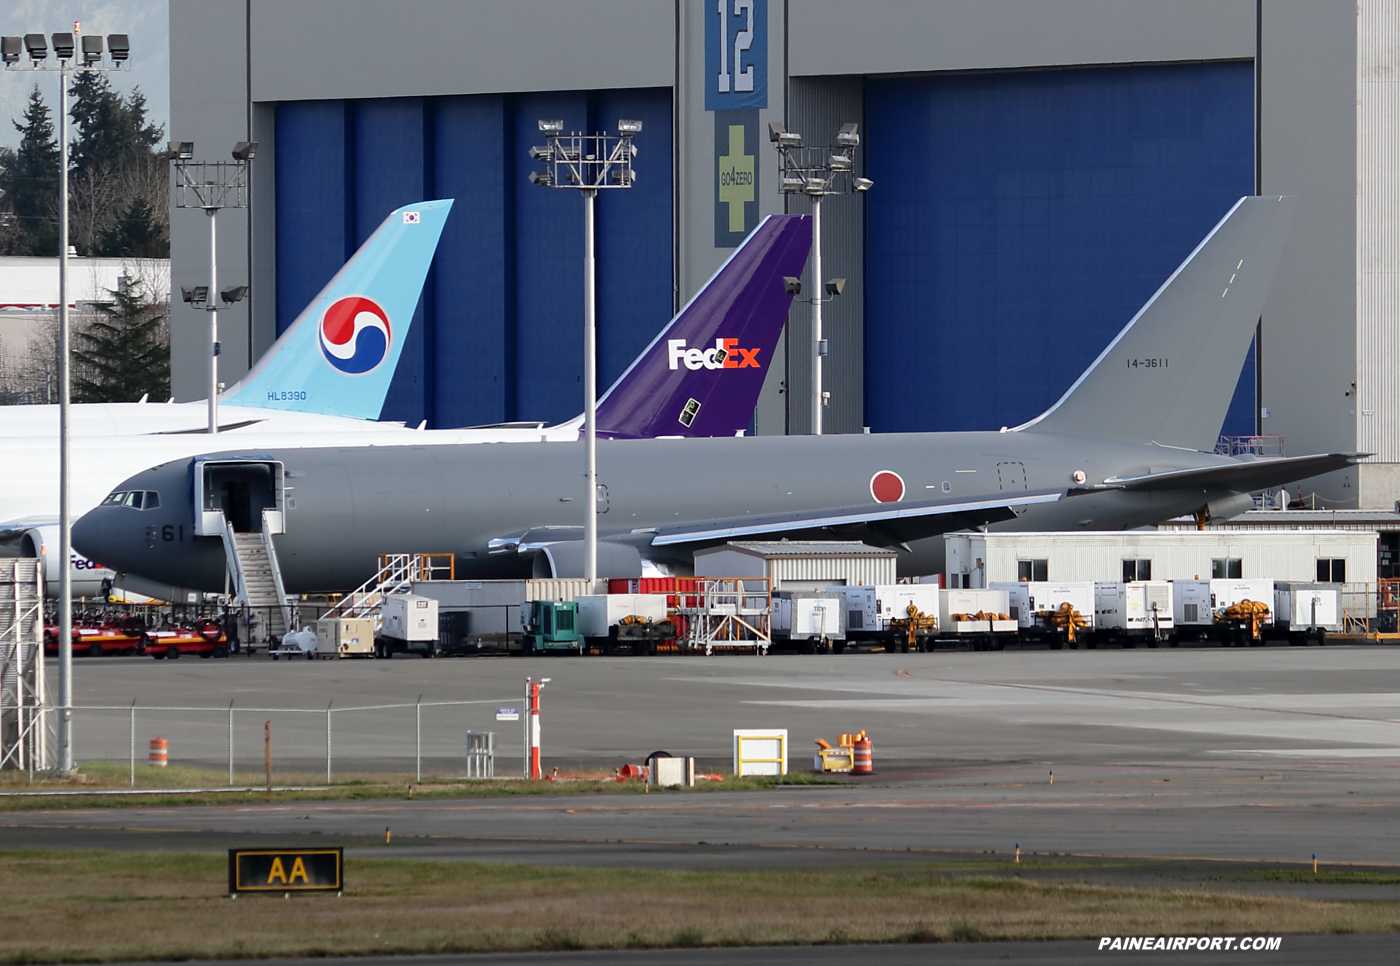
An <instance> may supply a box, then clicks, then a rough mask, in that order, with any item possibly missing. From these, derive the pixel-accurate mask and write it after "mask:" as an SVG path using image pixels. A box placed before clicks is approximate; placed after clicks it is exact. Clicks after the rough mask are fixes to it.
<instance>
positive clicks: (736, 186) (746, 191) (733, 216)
mask: <svg viewBox="0 0 1400 966" xmlns="http://www.w3.org/2000/svg"><path fill="white" fill-rule="evenodd" d="M718 160H719V201H720V204H722V205H728V206H729V230H730V231H731V232H735V231H743V230H744V203H745V202H746V201H753V200H754V191H753V184H754V169H753V161H754V159H753V155H752V154H745V153H744V126H743V125H742V124H731V125H729V153H728V154H721V155H720V156H719V159H718Z"/></svg>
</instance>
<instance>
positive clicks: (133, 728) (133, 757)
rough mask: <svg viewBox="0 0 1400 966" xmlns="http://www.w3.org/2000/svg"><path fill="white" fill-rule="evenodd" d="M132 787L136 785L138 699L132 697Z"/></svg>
mask: <svg viewBox="0 0 1400 966" xmlns="http://www.w3.org/2000/svg"><path fill="white" fill-rule="evenodd" d="M131 787H132V788H135V787H136V699H135V698H132V699H131Z"/></svg>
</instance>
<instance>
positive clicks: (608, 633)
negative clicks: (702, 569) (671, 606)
mask: <svg viewBox="0 0 1400 966" xmlns="http://www.w3.org/2000/svg"><path fill="white" fill-rule="evenodd" d="M575 602H576V603H577V604H578V631H579V633H580V634H582V635H583V639H584V642H585V643H586V644H587V646H588V648H589V649H590V650H593V649H596V650H598V651H599V653H602V654H616V653H629V654H655V653H656V647H657V645H658V644H660V643H661V642H662V641H668V640H671V639H673V638H674V637H675V636H676V632H675V625H674V623H673V622H672V621H671V620H670V619H669V618H668V617H667V608H666V595H665V594H588V595H584V596H581V597H579V598H577V600H576V601H575Z"/></svg>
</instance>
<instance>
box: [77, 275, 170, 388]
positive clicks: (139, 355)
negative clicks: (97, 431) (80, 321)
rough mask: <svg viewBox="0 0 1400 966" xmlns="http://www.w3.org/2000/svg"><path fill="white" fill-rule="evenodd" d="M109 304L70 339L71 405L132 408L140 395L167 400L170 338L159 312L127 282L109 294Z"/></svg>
mask: <svg viewBox="0 0 1400 966" xmlns="http://www.w3.org/2000/svg"><path fill="white" fill-rule="evenodd" d="M109 294H110V295H111V296H112V300H113V301H112V302H111V303H110V304H103V305H99V306H98V311H99V313H100V314H99V316H98V317H97V318H96V319H94V320H93V321H92V322H90V323H89V324H88V325H87V326H86V327H84V328H83V329H82V330H81V331H78V332H76V333H75V334H74V340H73V341H74V349H73V355H74V358H75V361H76V364H75V366H74V379H73V399H74V400H75V401H77V402H135V401H136V400H138V399H140V398H141V396H142V395H145V394H149V395H150V397H151V398H152V399H166V398H168V397H169V395H170V336H169V330H168V329H167V327H166V325H165V322H166V319H167V316H166V314H165V313H164V312H163V311H161V306H160V305H159V304H157V303H155V302H153V301H152V300H151V298H150V297H149V295H148V293H147V292H146V286H145V284H144V283H143V282H142V281H141V280H140V279H139V278H131V279H129V281H128V282H127V284H126V286H125V288H123V289H118V290H117V291H113V292H109Z"/></svg>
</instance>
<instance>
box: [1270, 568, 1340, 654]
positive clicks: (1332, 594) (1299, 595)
mask: <svg viewBox="0 0 1400 966" xmlns="http://www.w3.org/2000/svg"><path fill="white" fill-rule="evenodd" d="M1339 596H1340V593H1339V591H1338V588H1337V587H1336V586H1329V585H1327V584H1315V583H1280V584H1276V585H1275V586H1274V624H1275V626H1277V627H1278V628H1279V629H1280V630H1283V631H1286V632H1288V637H1289V640H1291V641H1293V642H1295V643H1305V642H1307V641H1309V640H1316V641H1317V643H1319V644H1322V643H1325V641H1326V638H1327V632H1328V631H1334V632H1340V631H1341V630H1342V609H1341V606H1340V604H1339V601H1338V597H1339Z"/></svg>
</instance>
